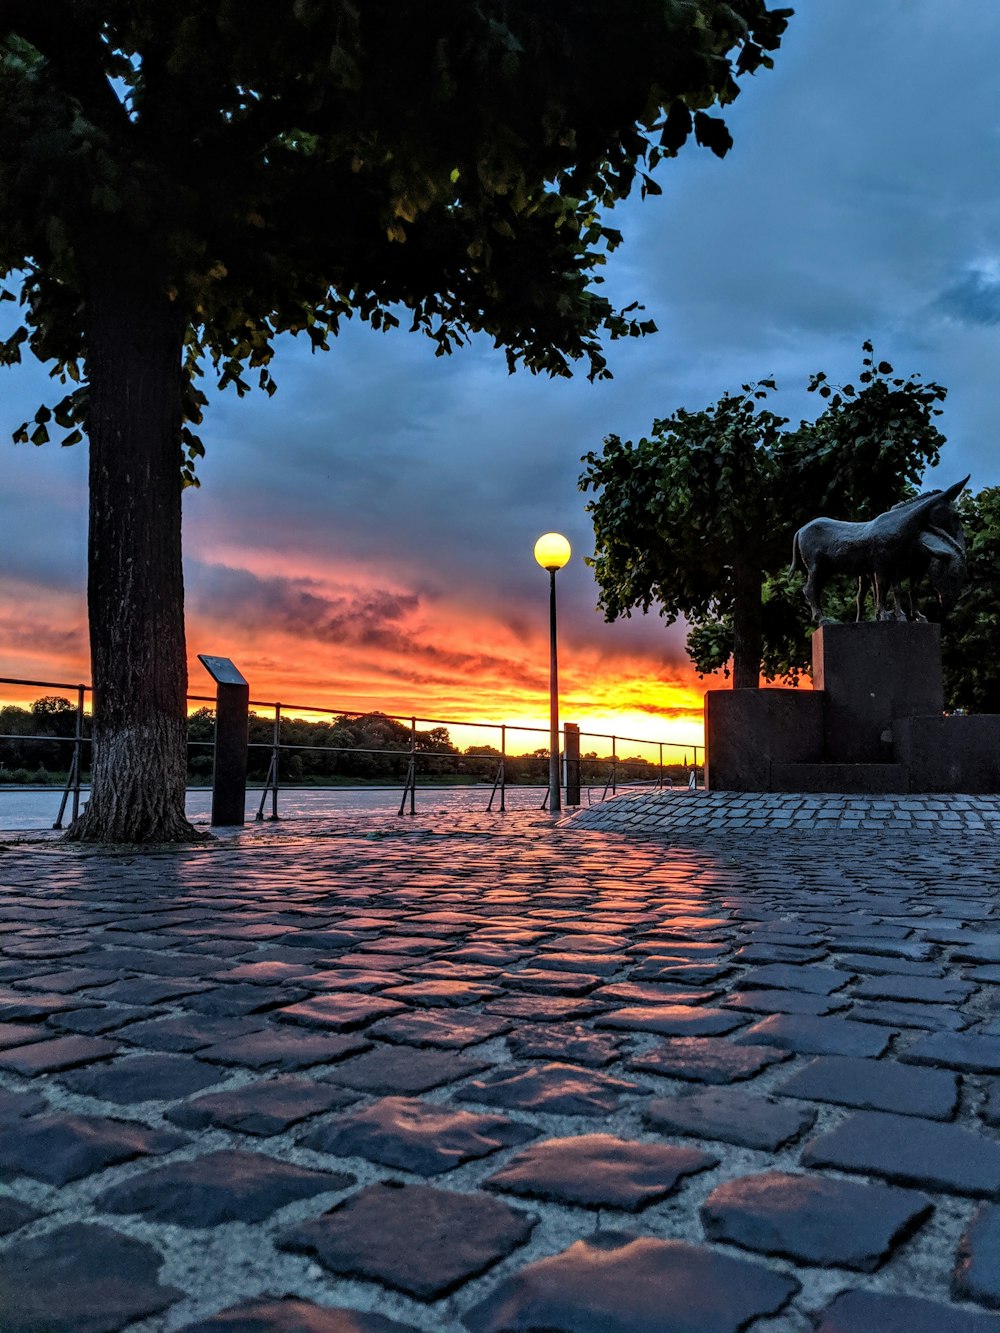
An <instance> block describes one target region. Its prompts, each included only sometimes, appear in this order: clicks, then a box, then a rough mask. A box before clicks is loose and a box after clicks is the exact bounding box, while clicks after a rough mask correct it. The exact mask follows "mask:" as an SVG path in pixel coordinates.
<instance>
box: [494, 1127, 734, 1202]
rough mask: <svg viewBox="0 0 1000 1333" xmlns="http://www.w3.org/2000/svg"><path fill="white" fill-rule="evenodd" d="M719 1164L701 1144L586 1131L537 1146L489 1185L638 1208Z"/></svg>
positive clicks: (527, 1194)
mask: <svg viewBox="0 0 1000 1333" xmlns="http://www.w3.org/2000/svg"><path fill="white" fill-rule="evenodd" d="M718 1162H719V1159H718V1158H717V1157H712V1156H710V1155H709V1154H708V1153H705V1152H700V1151H699V1150H698V1149H695V1148H677V1147H674V1146H672V1145H670V1144H662V1143H642V1142H639V1141H636V1140H628V1139H619V1138H615V1137H614V1136H613V1135H611V1134H580V1135H577V1136H575V1137H573V1138H567V1139H546V1140H545V1142H544V1143H536V1144H533V1145H532V1146H531V1147H530V1148H526V1149H525V1150H524V1151H523V1152H519V1153H518V1154H517V1156H516V1157H515V1158H513V1160H512V1161H510V1162H508V1163H507V1165H506V1166H504V1167H501V1168H500V1170H499V1171H498V1172H497V1173H496V1174H495V1175H492V1176H490V1177H489V1179H488V1180H486V1181H485V1182H484V1183H485V1185H486V1188H487V1189H491V1190H502V1191H504V1193H507V1194H518V1195H521V1196H522V1197H524V1198H529V1199H546V1200H549V1201H550V1202H555V1203H570V1204H578V1205H580V1206H582V1207H585V1208H622V1209H625V1210H627V1211H629V1212H635V1211H636V1210H638V1209H639V1208H643V1207H645V1206H646V1205H647V1204H650V1203H655V1202H656V1201H657V1200H658V1199H664V1198H666V1196H667V1195H668V1194H672V1193H673V1191H674V1190H675V1189H676V1188H677V1185H678V1183H679V1181H680V1180H682V1179H683V1178H684V1177H685V1176H688V1175H692V1174H693V1173H695V1172H697V1171H705V1170H707V1169H708V1168H709V1167H713V1166H717V1165H718Z"/></svg>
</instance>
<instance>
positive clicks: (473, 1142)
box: [299, 1097, 536, 1176]
mask: <svg viewBox="0 0 1000 1333" xmlns="http://www.w3.org/2000/svg"><path fill="white" fill-rule="evenodd" d="M535 1133H536V1131H535V1130H534V1129H533V1128H532V1127H531V1126H530V1125H522V1124H519V1123H517V1122H516V1121H512V1120H506V1119H504V1117H503V1116H498V1115H475V1114H473V1113H472V1112H470V1111H456V1110H455V1108H454V1107H451V1106H447V1105H444V1106H437V1105H434V1104H432V1103H430V1102H422V1101H419V1100H418V1099H416V1098H413V1097H383V1098H381V1099H380V1100H379V1101H377V1102H375V1103H374V1104H373V1105H371V1106H366V1107H364V1109H363V1110H358V1111H353V1112H350V1113H349V1114H347V1115H343V1116H339V1117H338V1118H337V1119H336V1120H334V1121H333V1122H332V1123H331V1124H325V1125H320V1126H318V1127H317V1128H316V1129H314V1130H311V1131H310V1132H309V1133H308V1134H306V1135H305V1136H304V1137H303V1138H301V1139H300V1140H299V1142H300V1143H301V1144H302V1146H303V1147H304V1148H312V1149H313V1150H314V1151H316V1152H325V1153H334V1154H338V1155H340V1156H342V1157H364V1158H366V1159H367V1160H368V1161H370V1162H380V1163H381V1164H382V1165H383V1166H394V1167H398V1168H399V1169H400V1170H402V1171H413V1172H415V1173H416V1174H417V1175H420V1176H437V1175H441V1173H442V1172H444V1171H451V1170H452V1169H453V1168H454V1167H456V1166H461V1165H462V1163H463V1162H471V1161H474V1160H476V1159H477V1158H480V1157H488V1156H489V1154H490V1153H494V1152H498V1151H499V1149H501V1148H510V1147H513V1146H514V1145H515V1144H520V1143H525V1142H527V1140H528V1139H531V1138H533V1137H534V1136H535Z"/></svg>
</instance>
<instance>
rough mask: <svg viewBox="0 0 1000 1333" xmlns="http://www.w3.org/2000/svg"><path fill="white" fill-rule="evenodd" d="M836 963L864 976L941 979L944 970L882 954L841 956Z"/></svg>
mask: <svg viewBox="0 0 1000 1333" xmlns="http://www.w3.org/2000/svg"><path fill="white" fill-rule="evenodd" d="M837 962H838V963H839V964H840V966H841V967H844V968H848V969H850V971H852V972H859V973H861V974H862V975H864V976H876V977H878V976H899V977H943V976H944V968H943V967H939V966H938V965H937V964H936V963H917V962H913V961H912V960H911V959H909V958H889V957H885V956H884V955H882V954H875V953H869V954H863V953H851V954H847V953H845V954H842V955H841V956H840V957H839V958H838V959H837Z"/></svg>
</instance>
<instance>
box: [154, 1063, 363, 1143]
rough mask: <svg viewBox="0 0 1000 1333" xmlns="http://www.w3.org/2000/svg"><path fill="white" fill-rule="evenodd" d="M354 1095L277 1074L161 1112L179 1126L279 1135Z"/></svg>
mask: <svg viewBox="0 0 1000 1333" xmlns="http://www.w3.org/2000/svg"><path fill="white" fill-rule="evenodd" d="M357 1099H358V1094H357V1093H355V1092H347V1091H345V1090H344V1089H343V1088H333V1087H330V1086H329V1084H327V1083H315V1082H313V1081H312V1080H310V1079H304V1078H296V1077H295V1076H294V1075H292V1074H281V1075H279V1076H278V1077H277V1078H270V1079H262V1080H261V1081H260V1082H259V1083H248V1084H246V1085H245V1086H244V1087H242V1088H236V1089H234V1090H233V1091H232V1092H210V1093H208V1094H207V1095H206V1096H204V1097H196V1098H195V1099H194V1101H190V1102H184V1103H182V1105H180V1106H175V1107H173V1108H172V1109H170V1110H168V1111H166V1112H165V1115H166V1118H167V1119H168V1120H169V1121H171V1123H172V1124H175V1125H180V1126H181V1128H183V1129H206V1128H207V1127H208V1126H210V1125H211V1126H213V1127H215V1128H218V1129H232V1130H235V1131H236V1132H237V1133H239V1134H254V1135H260V1136H267V1135H270V1134H282V1133H284V1131H285V1130H286V1129H288V1128H289V1126H291V1125H296V1124H298V1123H299V1122H300V1121H302V1120H306V1119H308V1118H309V1117H310V1116H313V1115H318V1114H319V1113H320V1112H321V1111H333V1110H340V1109H341V1108H342V1107H344V1106H349V1105H350V1104H351V1102H354V1101H357Z"/></svg>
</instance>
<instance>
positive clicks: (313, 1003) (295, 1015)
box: [275, 991, 403, 1032]
mask: <svg viewBox="0 0 1000 1333" xmlns="http://www.w3.org/2000/svg"><path fill="white" fill-rule="evenodd" d="M402 1009H403V1006H402V1005H401V1004H397V1003H395V1002H393V1001H392V1000H386V999H384V998H382V997H381V996H377V997H376V996H374V995H363V994H357V993H355V992H354V991H341V992H340V993H339V994H332V995H329V994H328V995H314V996H313V997H312V998H311V999H309V1000H302V1001H300V1002H299V1003H298V1004H291V1005H287V1006H286V1007H285V1008H283V1009H279V1010H278V1011H277V1012H276V1014H275V1017H276V1018H278V1019H280V1020H281V1021H282V1022H285V1023H301V1024H303V1025H304V1026H305V1027H313V1028H323V1029H324V1030H328V1031H330V1032H353V1031H354V1030H355V1029H357V1028H363V1027H367V1026H368V1025H369V1023H374V1022H375V1020H376V1019H377V1018H388V1017H389V1015H390V1014H398V1013H400V1012H401V1011H402Z"/></svg>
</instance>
